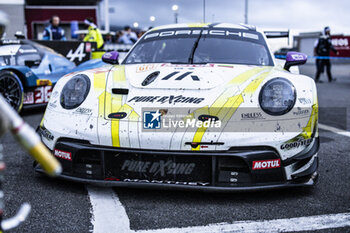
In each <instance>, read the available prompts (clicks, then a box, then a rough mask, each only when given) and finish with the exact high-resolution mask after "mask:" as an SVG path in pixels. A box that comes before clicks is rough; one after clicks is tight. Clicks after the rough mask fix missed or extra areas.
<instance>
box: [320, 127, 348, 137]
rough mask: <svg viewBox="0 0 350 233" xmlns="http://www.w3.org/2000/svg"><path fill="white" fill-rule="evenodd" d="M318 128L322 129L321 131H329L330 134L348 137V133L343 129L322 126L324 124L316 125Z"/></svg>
mask: <svg viewBox="0 0 350 233" xmlns="http://www.w3.org/2000/svg"><path fill="white" fill-rule="evenodd" d="M318 127H319V128H320V129H323V130H327V131H331V132H333V133H336V134H340V135H343V136H346V137H350V132H349V131H345V130H343V129H338V128H335V127H332V126H329V125H324V124H318Z"/></svg>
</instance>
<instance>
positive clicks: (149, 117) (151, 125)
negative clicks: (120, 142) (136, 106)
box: [143, 110, 162, 129]
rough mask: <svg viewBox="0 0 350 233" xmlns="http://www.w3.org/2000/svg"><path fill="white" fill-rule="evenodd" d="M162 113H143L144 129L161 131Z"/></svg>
mask: <svg viewBox="0 0 350 233" xmlns="http://www.w3.org/2000/svg"><path fill="white" fill-rule="evenodd" d="M161 115H162V114H161V113H160V112H159V110H157V111H144V112H143V128H144V129H160V128H161Z"/></svg>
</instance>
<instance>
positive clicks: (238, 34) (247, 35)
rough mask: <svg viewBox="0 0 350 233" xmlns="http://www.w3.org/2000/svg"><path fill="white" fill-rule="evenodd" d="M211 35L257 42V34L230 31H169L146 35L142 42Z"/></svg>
mask: <svg viewBox="0 0 350 233" xmlns="http://www.w3.org/2000/svg"><path fill="white" fill-rule="evenodd" d="M199 34H202V35H213V36H224V37H227V38H242V37H245V38H249V39H253V40H259V36H258V35H257V34H253V33H248V32H243V33H242V32H239V31H232V30H198V29H195V30H169V31H162V32H153V33H148V34H147V35H146V36H145V37H144V40H147V39H152V38H164V37H169V36H172V37H174V36H175V37H176V36H184V35H199Z"/></svg>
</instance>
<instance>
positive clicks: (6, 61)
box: [0, 44, 41, 66]
mask: <svg viewBox="0 0 350 233" xmlns="http://www.w3.org/2000/svg"><path fill="white" fill-rule="evenodd" d="M40 60H41V56H40V55H39V54H38V51H37V50H36V49H35V48H34V47H32V46H31V45H28V44H18V45H2V46H0V66H25V62H26V61H40Z"/></svg>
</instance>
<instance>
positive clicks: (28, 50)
mask: <svg viewBox="0 0 350 233" xmlns="http://www.w3.org/2000/svg"><path fill="white" fill-rule="evenodd" d="M18 52H19V53H37V52H38V50H36V49H19V50H18Z"/></svg>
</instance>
